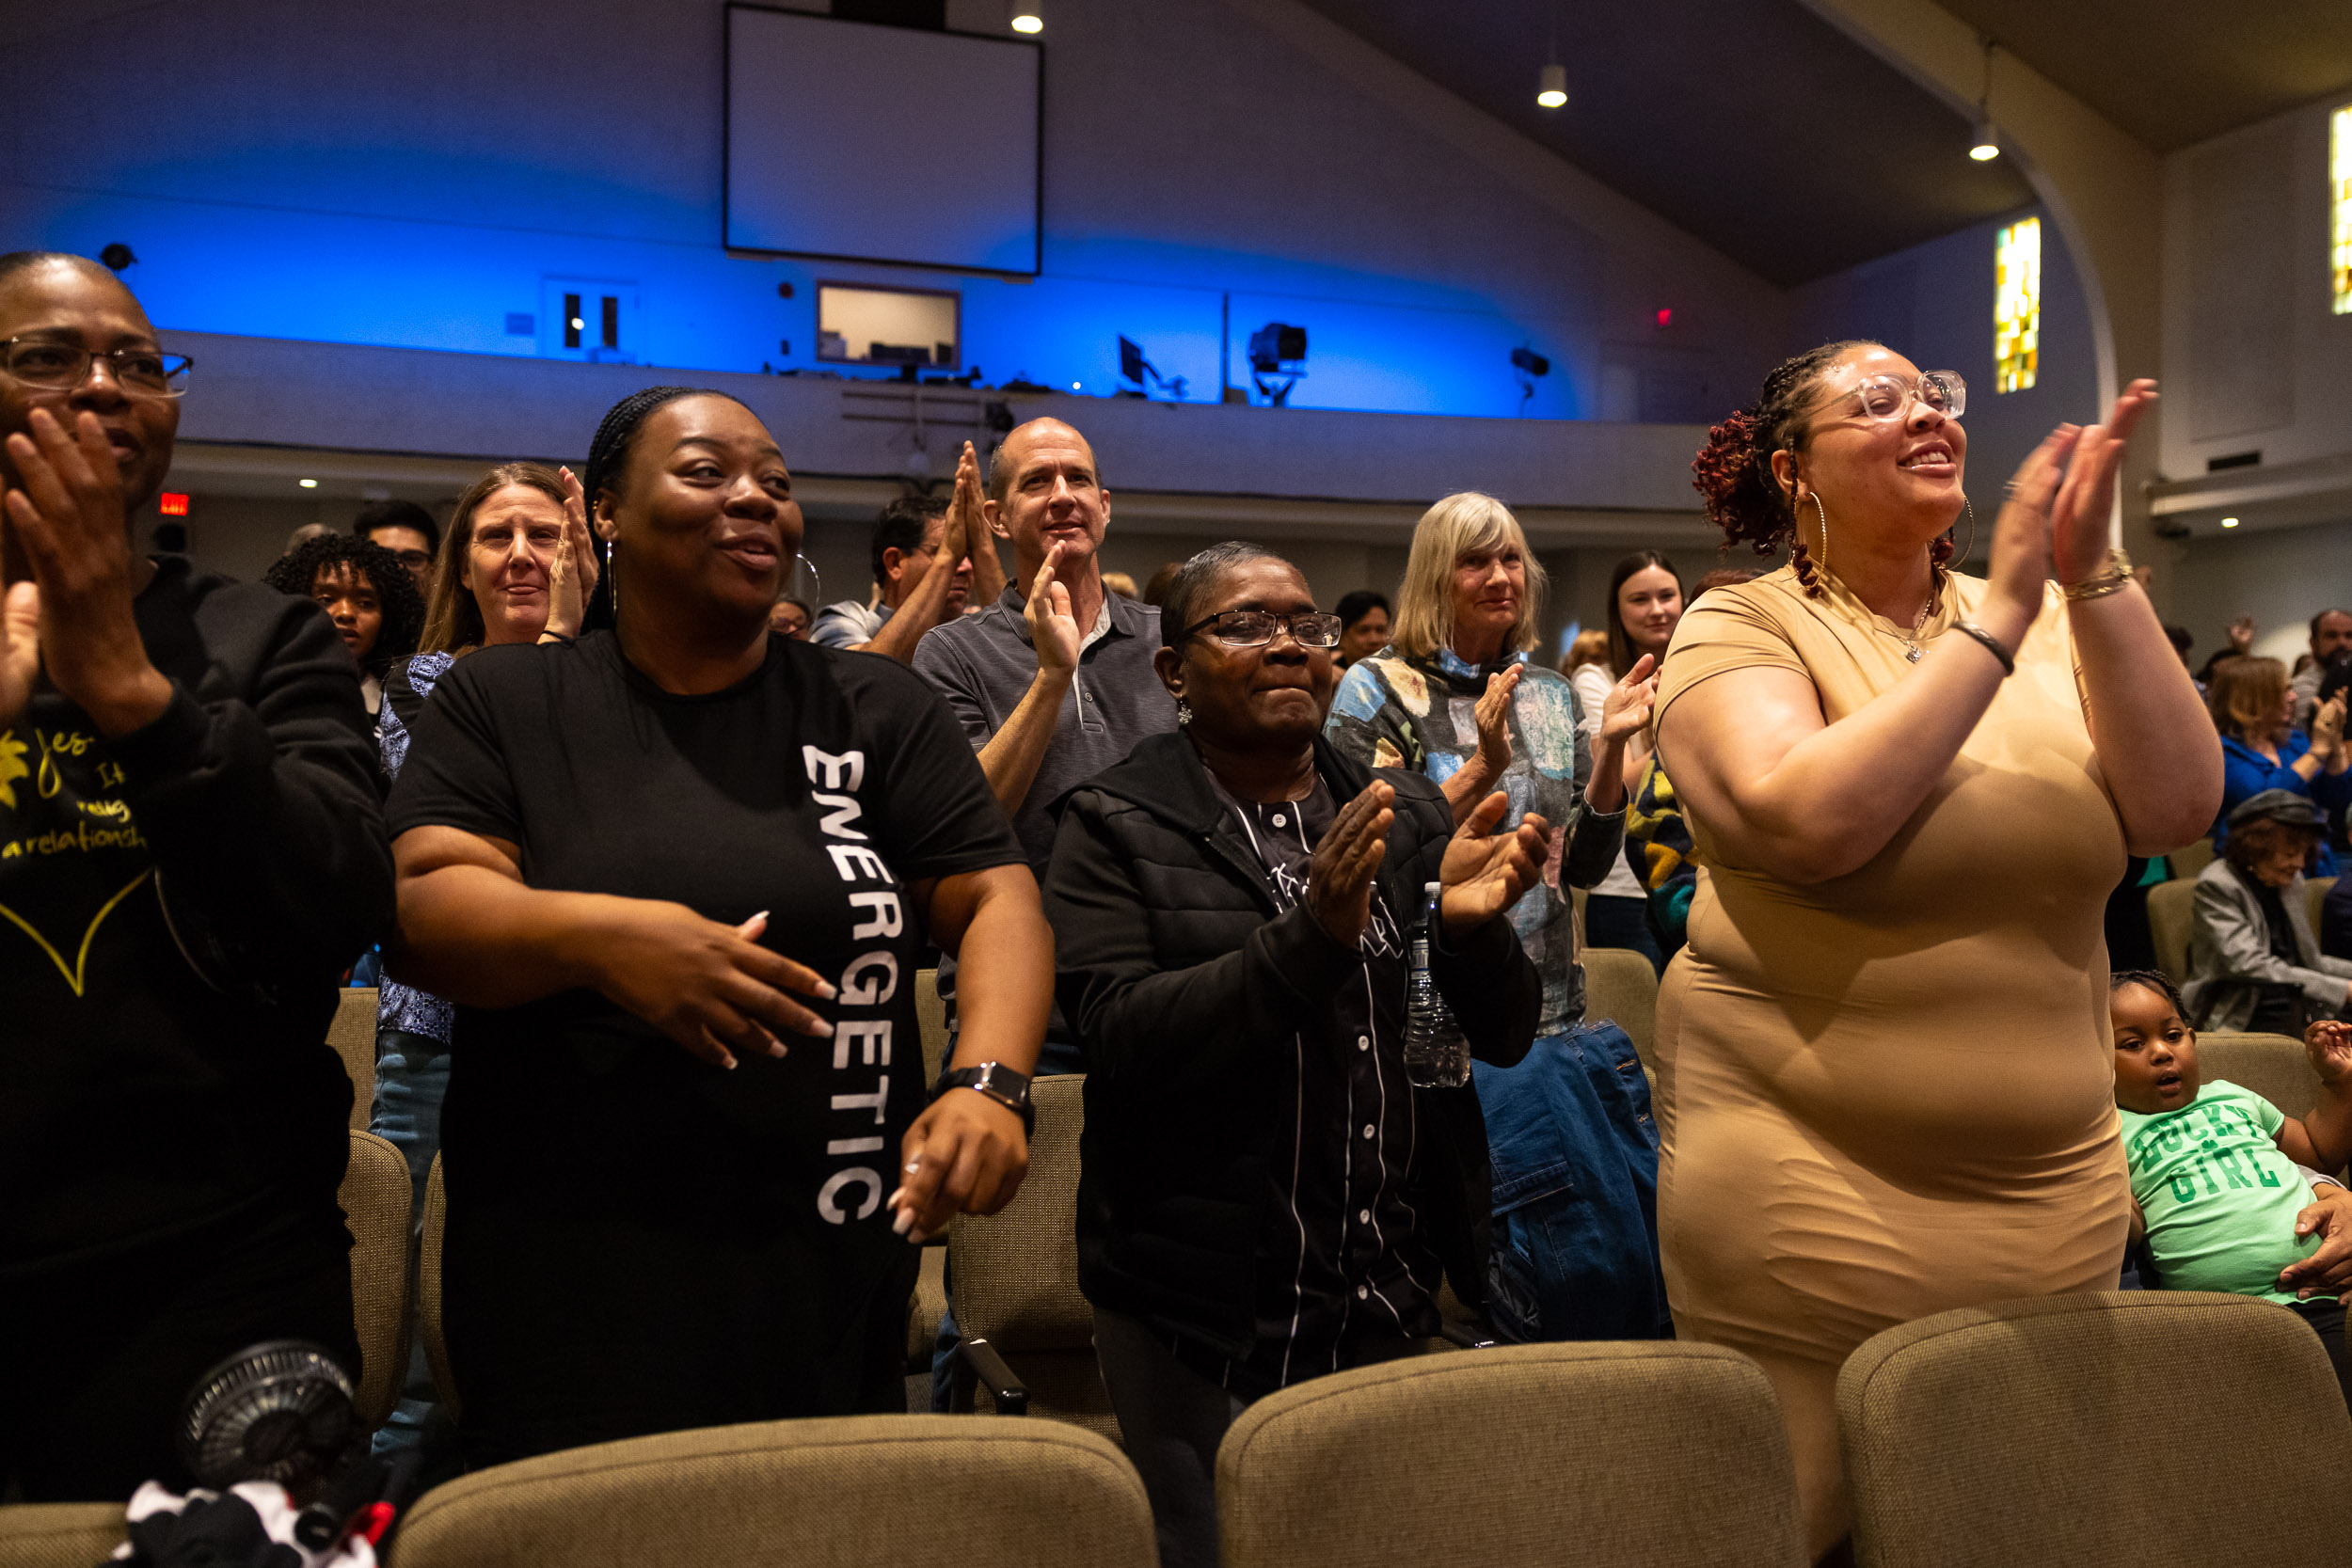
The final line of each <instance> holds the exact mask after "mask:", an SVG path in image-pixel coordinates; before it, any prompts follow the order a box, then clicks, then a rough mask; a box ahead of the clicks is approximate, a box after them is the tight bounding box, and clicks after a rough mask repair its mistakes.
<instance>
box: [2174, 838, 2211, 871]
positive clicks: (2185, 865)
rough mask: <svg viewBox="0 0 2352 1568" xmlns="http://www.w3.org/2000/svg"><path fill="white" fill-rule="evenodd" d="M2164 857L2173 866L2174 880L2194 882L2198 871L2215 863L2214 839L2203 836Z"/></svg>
mask: <svg viewBox="0 0 2352 1568" xmlns="http://www.w3.org/2000/svg"><path fill="white" fill-rule="evenodd" d="M2164 859H2165V863H2166V864H2167V865H2169V866H2170V867H2171V868H2172V879H2173V880H2174V881H2176V882H2193V881H2195V880H2196V879H2197V876H2198V873H2200V872H2201V871H2202V870H2204V869H2205V867H2207V866H2209V865H2211V864H2212V863H2213V840H2212V839H2210V838H2201V839H2199V840H2197V841H2196V842H2195V843H2194V844H2185V845H2183V846H2182V847H2180V848H2178V849H2175V850H2173V851H2172V852H2171V853H2169V854H2168V855H2166V856H2165V857H2164Z"/></svg>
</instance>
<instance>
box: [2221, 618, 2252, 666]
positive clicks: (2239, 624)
mask: <svg viewBox="0 0 2352 1568" xmlns="http://www.w3.org/2000/svg"><path fill="white" fill-rule="evenodd" d="M2224 635H2225V636H2227V637H2228V638H2229V640H2230V652H2232V653H2233V654H2235V655H2236V656H2237V657H2240V658H2243V657H2246V655H2247V653H2248V651H2249V650H2250V649H2251V648H2252V647H2253V646H2254V618H2253V617H2252V616H2251V615H2241V616H2239V617H2238V618H2237V619H2236V620H2234V621H2233V622H2231V623H2230V629H2229V630H2228V632H2226V633H2225V634H2224Z"/></svg>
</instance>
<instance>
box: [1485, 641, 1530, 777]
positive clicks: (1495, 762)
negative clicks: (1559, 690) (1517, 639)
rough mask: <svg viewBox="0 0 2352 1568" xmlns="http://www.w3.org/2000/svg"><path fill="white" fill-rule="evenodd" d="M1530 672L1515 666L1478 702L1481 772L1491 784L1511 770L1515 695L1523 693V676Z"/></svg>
mask: <svg viewBox="0 0 2352 1568" xmlns="http://www.w3.org/2000/svg"><path fill="white" fill-rule="evenodd" d="M1526 668H1527V667H1526V666H1525V665H1523V664H1514V665H1512V666H1511V667H1510V668H1509V669H1508V670H1505V671H1503V672H1502V673H1501V674H1499V675H1496V676H1494V677H1493V678H1492V679H1490V680H1488V681H1487V682H1486V690H1485V691H1484V692H1483V693H1481V694H1480V696H1479V699H1478V706H1477V709H1476V713H1477V718H1478V768H1479V769H1480V770H1481V771H1482V772H1484V773H1485V774H1486V778H1487V780H1488V781H1489V782H1492V781H1493V780H1496V779H1499V778H1501V777H1502V772H1503V769H1504V768H1509V767H1510V766H1511V694H1512V693H1513V692H1515V691H1517V690H1518V689H1519V674H1520V673H1521V672H1522V671H1524V670H1525V669H1526Z"/></svg>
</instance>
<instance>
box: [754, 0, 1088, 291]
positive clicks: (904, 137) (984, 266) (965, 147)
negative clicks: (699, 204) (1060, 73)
mask: <svg viewBox="0 0 2352 1568" xmlns="http://www.w3.org/2000/svg"><path fill="white" fill-rule="evenodd" d="M726 15H727V34H726V40H727V61H726V82H727V140H726V206H725V212H726V216H725V244H726V245H727V246H728V248H730V249H736V250H759V251H778V252H786V253H789V254H793V255H802V256H821V257H833V258H837V259H841V260H847V261H899V262H907V263H912V264H914V265H920V266H933V267H943V268H953V269H958V270H964V271H976V272H1003V273H1022V274H1034V273H1036V272H1037V271H1038V267H1039V242H1038V228H1039V208H1038V200H1039V198H1038V125H1039V118H1040V110H1039V87H1040V73H1041V70H1042V64H1041V48H1040V46H1039V45H1037V44H1035V43H1031V42H1027V41H1025V40H1015V39H992V38H977V37H974V36H971V35H968V34H961V33H935V32H929V31H925V30H922V29H919V28H912V27H889V26H882V25H879V24H872V23H864V22H845V21H838V20H835V19H834V18H833V17H828V16H812V15H808V14H806V13H803V12H799V11H775V10H767V9H763V8H757V7H753V6H729V7H728V8H727V13H726Z"/></svg>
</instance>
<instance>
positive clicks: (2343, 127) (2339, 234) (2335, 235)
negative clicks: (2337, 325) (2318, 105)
mask: <svg viewBox="0 0 2352 1568" xmlns="http://www.w3.org/2000/svg"><path fill="white" fill-rule="evenodd" d="M2328 273H2329V275H2330V277H2331V278H2332V280H2333V282H2334V288H2333V290H2332V291H2331V292H2332V293H2333V294H2334V295H2335V309H2336V314H2337V315H2339V316H2352V104H2346V105H2345V106H2344V107H2343V108H2341V109H2338V110H2337V111H2336V112H2335V113H2334V114H2332V115H2330V116H2329V117H2328Z"/></svg>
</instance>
